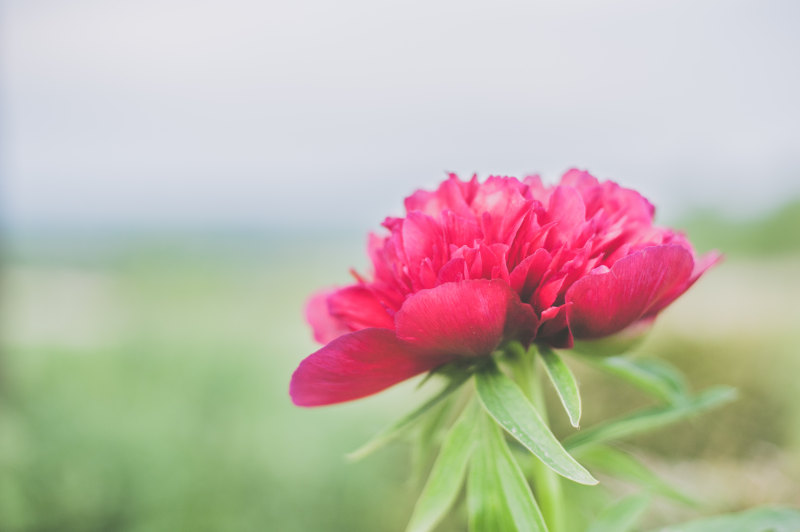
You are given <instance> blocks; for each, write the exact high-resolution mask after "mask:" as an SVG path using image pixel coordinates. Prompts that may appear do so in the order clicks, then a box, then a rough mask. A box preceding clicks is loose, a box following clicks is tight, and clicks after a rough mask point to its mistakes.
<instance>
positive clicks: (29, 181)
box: [0, 0, 800, 229]
mask: <svg viewBox="0 0 800 532" xmlns="http://www.w3.org/2000/svg"><path fill="white" fill-rule="evenodd" d="M798 27H800V2H798V1H797V0H783V1H779V0H753V1H738V0H712V1H706V0H671V1H652V0H650V1H648V0H623V1H610V0H587V1H582V2H555V1H553V2H531V1H525V2H503V1H499V2H467V1H463V0H460V1H446V2H434V1H431V0H426V1H409V0H403V1H396V2H395V1H392V2H380V1H374V0H373V1H367V0H362V1H357V2H332V1H329V0H324V1H323V0H319V1H311V2H306V1H297V2H289V1H286V2H277V1H269V0H268V1H266V2H264V1H245V0H224V1H223V0H212V1H202V0H192V1H188V0H187V1H183V0H117V1H110V0H72V1H67V0H65V1H55V0H5V1H3V2H2V28H0V30H1V32H0V39H2V48H1V50H2V51H1V59H2V71H1V73H2V78H1V79H2V92H0V97H1V98H2V100H1V101H0V103H1V104H2V108H1V109H0V128H2V130H0V142H1V143H2V145H1V149H2V153H1V154H0V155H1V157H2V158H1V159H0V165H2V166H1V167H0V168H1V169H2V178H3V182H2V186H3V196H2V201H3V207H2V210H3V218H5V222H6V223H8V224H11V226H13V227H33V226H42V225H45V226H47V225H53V224H58V225H69V224H77V225H89V226H113V225H123V226H125V225H134V226H136V225H145V226H155V227H159V226H169V225H190V226H191V225H195V224H201V225H203V224H233V225H251V224H252V225H256V226H272V227H279V228H287V229H288V228H293V227H294V228H308V227H318V226H337V225H350V224H356V225H359V226H365V227H367V226H374V225H376V224H377V223H378V222H379V221H380V220H381V219H382V217H383V216H384V215H386V214H389V213H390V211H394V212H395V213H397V212H398V211H399V209H400V208H401V198H402V197H403V196H404V195H406V194H408V193H409V192H411V191H412V190H413V189H414V188H417V187H419V186H432V185H434V184H435V183H436V182H437V181H438V180H439V179H441V178H442V177H444V172H445V171H446V170H453V171H458V172H460V173H464V174H471V173H472V172H473V171H477V172H479V174H481V175H484V176H485V175H486V174H488V173H511V174H515V175H521V174H525V173H529V172H537V171H538V172H541V173H542V174H543V175H544V177H545V178H546V179H549V180H553V179H556V178H557V176H558V174H559V173H560V172H561V171H563V170H565V169H567V168H568V167H570V166H578V167H582V168H587V169H589V170H591V171H593V172H594V173H596V174H597V175H599V176H600V177H605V178H613V179H615V180H617V181H619V182H620V183H622V184H624V185H626V186H632V187H636V188H639V189H641V190H642V191H643V192H644V193H645V194H646V195H648V196H649V197H650V198H651V199H652V200H653V201H654V203H656V205H658V206H659V208H660V209H661V214H662V219H663V216H666V217H667V218H669V217H674V216H678V215H680V214H681V213H682V212H684V211H685V210H686V209H687V208H690V207H698V206H699V207H712V208H720V209H723V210H724V211H725V212H727V213H729V214H732V215H736V214H754V213H758V212H759V211H762V210H764V209H766V208H769V207H770V206H773V205H777V204H779V203H780V202H781V201H783V200H786V199H787V198H791V197H793V196H796V195H798V194H800V125H799V124H800V105H799V104H798V95H800V60H799V59H798V57H800V31H798Z"/></svg>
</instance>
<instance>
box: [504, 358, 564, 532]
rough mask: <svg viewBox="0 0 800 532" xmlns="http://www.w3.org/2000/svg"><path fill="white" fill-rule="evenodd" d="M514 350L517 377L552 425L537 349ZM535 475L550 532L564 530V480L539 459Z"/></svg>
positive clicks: (535, 466) (536, 494) (534, 486)
mask: <svg viewBox="0 0 800 532" xmlns="http://www.w3.org/2000/svg"><path fill="white" fill-rule="evenodd" d="M514 351H516V352H515V353H514V355H515V356H514V357H513V360H514V378H515V379H516V381H517V383H518V384H519V385H520V388H522V390H523V392H525V395H526V396H527V397H528V399H529V400H530V402H531V404H532V405H533V407H534V408H535V409H536V411H537V412H539V415H540V416H541V417H542V419H543V420H544V422H545V423H548V419H547V407H546V405H545V401H544V390H543V389H542V378H541V372H540V371H538V370H537V359H538V357H537V356H536V354H537V353H536V348H535V347H533V346H532V347H531V349H530V350H529V351H528V352H527V353H526V352H524V351H523V350H522V348H521V346H520V348H519V349H515V350H514ZM531 473H532V476H533V488H534V494H535V496H536V501H537V502H538V504H539V508H540V509H541V511H542V515H543V516H544V520H545V522H546V523H547V528H548V530H549V532H562V531H564V530H565V527H564V513H563V507H564V504H563V503H564V496H563V492H562V490H561V480H560V479H559V477H558V475H557V474H556V473H555V472H553V470H552V469H550V468H549V467H547V466H546V465H544V464H543V463H542V462H541V461H540V460H538V459H536V458H534V460H533V466H532V468H531Z"/></svg>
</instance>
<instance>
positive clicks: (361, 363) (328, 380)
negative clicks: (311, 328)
mask: <svg viewBox="0 0 800 532" xmlns="http://www.w3.org/2000/svg"><path fill="white" fill-rule="evenodd" d="M446 361H447V360H446V359H444V358H441V357H430V356H425V355H422V354H420V352H419V351H417V350H415V349H413V348H412V347H411V346H409V345H408V344H406V343H405V342H402V341H400V340H398V339H397V337H396V336H395V334H394V331H391V330H388V329H362V330H360V331H357V332H354V333H351V334H346V335H344V336H340V337H339V338H337V339H335V340H333V341H332V342H331V343H329V344H328V345H326V346H325V347H323V348H322V349H320V350H319V351H317V352H315V353H313V354H311V355H309V356H308V357H307V358H306V359H305V360H303V361H302V362H301V363H300V366H299V367H298V368H297V370H295V372H294V374H293V375H292V382H291V384H290V385H289V395H291V397H292V402H294V404H296V405H298V406H322V405H329V404H333V403H341V402H344V401H350V400H352V399H359V398H361V397H365V396H367V395H372V394H374V393H377V392H379V391H381V390H383V389H385V388H388V387H389V386H392V385H393V384H396V383H398V382H400V381H404V380H406V379H408V378H410V377H413V376H414V375H417V374H419V373H422V372H424V371H428V370H430V369H433V368H434V367H436V366H438V365H440V364H442V363H444V362H446Z"/></svg>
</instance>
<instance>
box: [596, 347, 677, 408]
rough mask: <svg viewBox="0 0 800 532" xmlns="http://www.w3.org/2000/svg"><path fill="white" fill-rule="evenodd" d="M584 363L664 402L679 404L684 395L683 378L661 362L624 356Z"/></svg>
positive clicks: (669, 365) (674, 369) (670, 366)
mask: <svg viewBox="0 0 800 532" xmlns="http://www.w3.org/2000/svg"><path fill="white" fill-rule="evenodd" d="M584 360H587V361H589V363H590V364H592V365H594V366H595V367H597V368H598V369H601V370H603V371H605V372H606V373H609V374H611V375H615V376H617V377H620V378H621V379H624V380H626V381H628V382H629V383H631V384H633V385H634V386H636V387H637V388H639V389H641V390H642V391H644V392H645V393H648V394H650V395H652V396H654V397H656V398H658V399H661V400H662V401H665V402H667V403H676V402H680V401H682V400H683V399H685V398H686V396H687V395H688V394H687V387H686V380H685V379H684V377H683V375H682V374H681V373H680V371H678V370H677V369H676V368H675V367H674V366H672V365H671V364H668V363H667V362H664V361H663V360H656V359H651V358H630V357H624V356H615V357H609V358H600V359H591V358H590V357H585V358H584Z"/></svg>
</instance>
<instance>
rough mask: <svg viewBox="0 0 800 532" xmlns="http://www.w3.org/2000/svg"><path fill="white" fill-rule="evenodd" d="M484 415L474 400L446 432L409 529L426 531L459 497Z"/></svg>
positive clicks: (410, 531)
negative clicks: (479, 421) (478, 422)
mask: <svg viewBox="0 0 800 532" xmlns="http://www.w3.org/2000/svg"><path fill="white" fill-rule="evenodd" d="M478 414H480V415H481V416H484V414H483V412H481V411H480V410H479V408H478V406H477V404H475V403H474V402H473V403H472V404H470V405H468V406H467V408H466V409H465V410H464V412H462V414H461V417H460V418H459V419H458V421H456V423H455V425H453V427H452V428H451V429H450V432H448V433H447V437H446V438H445V440H444V442H443V443H442V449H441V451H440V452H439V456H438V457H437V458H436V462H434V464H433V468H432V469H431V473H430V475H429V476H428V481H427V482H426V483H425V487H424V488H423V489H422V493H421V494H420V496H419V499H417V504H416V506H415V507H414V513H413V514H412V516H411V521H410V522H409V524H408V528H407V529H406V530H407V531H408V532H412V531H413V532H427V531H429V530H431V529H433V527H435V526H436V524H437V523H438V522H439V521H440V520H441V519H442V518H443V517H444V516H445V515H446V514H447V512H448V510H450V507H451V506H452V505H453V502H455V500H456V497H458V492H459V491H460V490H461V484H462V483H463V481H464V477H465V475H466V473H467V463H468V462H469V458H470V456H471V454H472V450H473V449H474V447H475V426H476V424H477V421H478V420H479V419H480V418H479V417H478Z"/></svg>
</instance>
